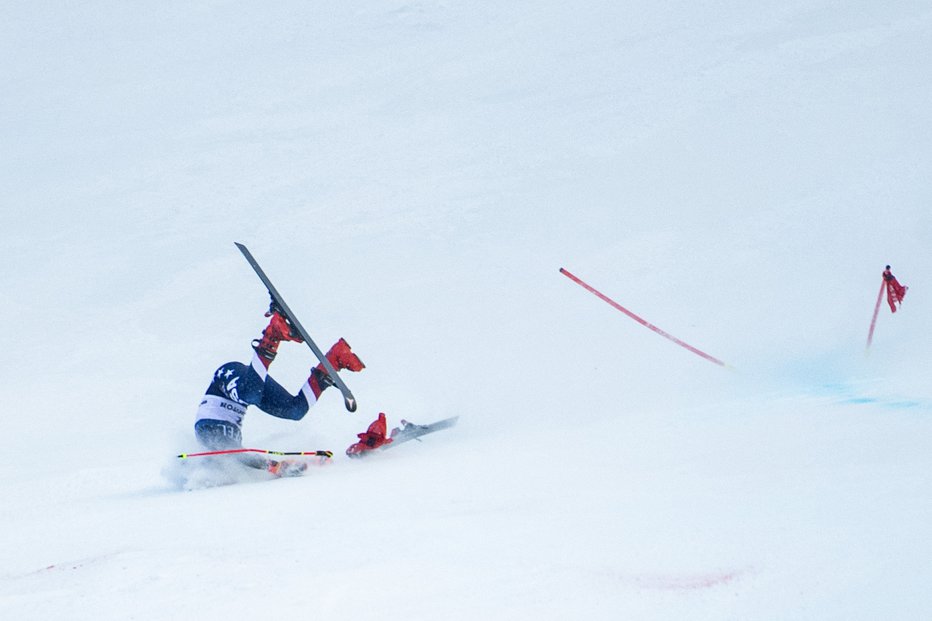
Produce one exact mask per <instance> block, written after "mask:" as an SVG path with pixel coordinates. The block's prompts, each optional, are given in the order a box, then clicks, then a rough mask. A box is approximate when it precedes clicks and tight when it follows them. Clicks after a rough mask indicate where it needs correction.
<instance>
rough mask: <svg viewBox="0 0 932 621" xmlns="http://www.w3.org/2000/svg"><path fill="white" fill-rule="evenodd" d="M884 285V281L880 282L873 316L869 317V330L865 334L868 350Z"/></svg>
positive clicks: (872, 338)
mask: <svg viewBox="0 0 932 621" xmlns="http://www.w3.org/2000/svg"><path fill="white" fill-rule="evenodd" d="M886 285H887V283H886V281H884V280H881V281H880V291H879V292H878V293H877V303H876V304H874V316H873V317H871V329H870V330H869V331H868V333H867V349H870V347H871V342H872V341H873V340H874V327H875V326H876V325H877V314H878V313H879V312H880V303H881V302H882V301H883V290H884V287H886Z"/></svg>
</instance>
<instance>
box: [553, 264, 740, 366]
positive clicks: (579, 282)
mask: <svg viewBox="0 0 932 621" xmlns="http://www.w3.org/2000/svg"><path fill="white" fill-rule="evenodd" d="M560 273H561V274H563V275H564V276H566V277H567V278H569V279H570V280H572V281H573V282H575V283H576V284H577V285H579V286H580V287H582V288H583V289H585V290H586V291H589V292H590V293H592V294H594V295H595V296H596V297H598V298H600V299H601V300H602V301H604V302H606V303H608V304H610V305H611V306H613V307H614V308H616V309H617V310H620V311H621V312H623V313H624V314H625V315H627V316H628V317H630V318H631V319H633V320H635V321H636V322H638V323H639V324H641V325H642V326H644V327H645V328H649V329H651V330H653V331H654V332H656V333H657V334H659V335H660V336H662V337H664V338H666V339H670V340H671V341H673V342H674V343H676V344H677V345H679V346H680V347H682V348H684V349H688V350H689V351H691V352H692V353H694V354H696V355H697V356H700V357H701V358H705V359H706V360H708V361H709V362H713V363H715V364H717V365H719V366H722V367H727V366H728V365H727V364H725V363H724V362H722V361H721V360H719V359H718V358H714V357H712V356H710V355H709V354H707V353H705V352H704V351H701V350H699V349H696V348H695V347H693V346H692V345H690V344H689V343H685V342H683V341H681V340H680V339H678V338H676V337H675V336H673V335H672V334H669V333H667V332H664V331H663V330H661V329H660V328H658V327H657V326H655V325H653V324H651V323H648V322H647V321H645V320H643V319H641V318H640V317H638V316H637V315H635V314H634V313H632V312H631V311H629V310H628V309H627V308H625V307H624V306H622V305H621V304H619V303H618V302H616V301H615V300H613V299H611V298H610V297H608V296H606V295H604V294H602V293H601V292H600V291H597V290H596V289H594V288H592V287H590V286H589V285H587V284H586V283H584V282H583V281H582V280H580V279H579V278H577V277H576V276H573V275H572V274H570V273H569V272H567V271H566V270H565V269H563V268H562V267H561V268H560Z"/></svg>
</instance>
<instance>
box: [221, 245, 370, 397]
mask: <svg viewBox="0 0 932 621" xmlns="http://www.w3.org/2000/svg"><path fill="white" fill-rule="evenodd" d="M233 243H234V244H236V247H237V248H239V251H240V252H242V253H243V256H244V257H246V260H247V261H248V262H249V265H251V266H252V269H253V270H255V272H256V275H257V276H258V277H259V280H261V281H262V284H263V285H265V288H266V289H267V290H268V292H269V295H270V296H272V301H273V302H274V303H275V305H276V306H277V307H278V309H279V310H280V311H281V313H282V314H283V315H284V316H285V318H286V319H288V321H290V322H291V325H292V326H294V328H295V330H297V331H298V334H300V335H301V338H302V339H304V342H305V343H307V346H308V347H310V348H311V351H312V352H314V355H315V356H317V359H318V360H320V363H321V364H322V365H324V369H326V371H327V374H328V375H329V376H330V379H331V380H333V384H334V386H336V387H337V388H338V389H339V390H340V392H341V393H343V402H344V403H345V404H346V409H347V410H349V411H350V412H355V411H356V398H355V397H354V396H353V393H352V392H351V391H350V389H349V387H348V386H347V385H346V383H345V382H344V381H343V379H342V378H341V377H340V376H339V375H337V372H336V369H334V368H333V365H332V364H330V361H329V360H327V357H326V356H325V355H324V353H323V352H322V351H321V350H320V348H319V347H318V346H317V344H316V343H315V342H314V340H313V339H312V338H311V337H310V335H309V334H308V333H307V330H305V329H304V326H302V325H301V322H299V321H298V318H297V317H295V314H294V313H293V312H291V309H290V308H288V305H287V304H285V300H284V299H282V296H281V294H280V293H279V292H278V290H277V289H275V285H273V284H272V281H271V280H269V277H268V276H266V275H265V272H264V271H263V270H262V268H261V267H259V263H258V262H257V261H256V259H255V257H253V256H252V253H251V252H249V248H247V247H246V246H244V245H243V244H241V243H239V242H233Z"/></svg>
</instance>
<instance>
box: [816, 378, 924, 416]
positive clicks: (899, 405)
mask: <svg viewBox="0 0 932 621" xmlns="http://www.w3.org/2000/svg"><path fill="white" fill-rule="evenodd" d="M820 388H822V389H823V390H822V392H826V393H830V394H835V395H839V396H843V397H846V398H844V399H842V400H841V401H840V402H841V403H850V404H852V405H880V406H883V407H887V408H891V409H897V410H905V409H910V408H921V409H929V408H930V404H929V403H928V402H926V401H922V400H918V399H885V398H882V397H868V396H864V395H860V394H857V393H856V392H855V390H854V389H853V388H852V387H851V386H847V385H844V384H823V385H822V386H820Z"/></svg>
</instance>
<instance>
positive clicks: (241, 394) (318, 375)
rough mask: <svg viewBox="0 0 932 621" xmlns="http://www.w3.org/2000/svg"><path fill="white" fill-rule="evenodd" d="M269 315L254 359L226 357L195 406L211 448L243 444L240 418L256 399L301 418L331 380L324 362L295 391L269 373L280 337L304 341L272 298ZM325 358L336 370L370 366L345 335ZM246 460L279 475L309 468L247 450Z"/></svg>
mask: <svg viewBox="0 0 932 621" xmlns="http://www.w3.org/2000/svg"><path fill="white" fill-rule="evenodd" d="M265 316H266V317H269V325H268V327H267V328H265V330H263V331H262V338H261V339H258V340H254V341H253V342H252V348H253V350H254V353H253V357H252V362H251V363H250V364H249V365H246V364H243V363H242V362H227V363H226V364H224V365H222V366H220V367H219V368H218V369H217V370H216V371H215V372H214V377H213V380H211V382H210V385H209V386H208V387H207V392H206V394H205V395H204V398H203V399H202V400H201V404H200V406H199V407H198V409H197V420H196V422H195V423H194V435H195V437H196V438H197V440H198V442H200V443H201V444H202V445H203V446H205V447H207V448H208V449H210V450H216V451H220V450H226V449H236V448H242V422H243V416H244V415H245V414H246V408H247V407H248V406H250V405H254V406H256V407H258V408H259V409H260V410H262V411H263V412H266V413H267V414H270V415H272V416H277V417H278V418H286V419H290V420H301V419H302V418H304V415H305V414H306V413H307V411H308V408H310V406H312V405H314V404H315V403H316V402H317V399H318V398H320V395H321V393H322V392H323V391H324V390H326V389H327V388H328V387H329V386H332V385H333V380H331V379H330V376H329V375H328V374H327V371H326V370H325V369H324V366H323V364H322V363H321V364H318V365H317V366H316V367H314V368H313V369H311V373H310V376H309V377H308V379H307V381H306V382H305V383H304V385H302V386H301V389H300V390H299V391H298V394H296V395H292V394H291V393H289V392H288V391H287V390H285V389H284V388H282V386H281V385H280V384H279V383H278V382H276V381H275V380H274V379H272V378H271V377H270V376H269V374H268V369H269V365H271V364H272V361H273V360H275V356H276V355H277V353H278V345H279V343H281V342H282V341H293V342H295V343H303V342H304V341H303V339H302V338H301V337H300V336H299V335H298V334H297V332H296V331H295V330H294V328H293V326H292V325H291V324H290V322H289V321H288V320H287V319H286V318H285V316H284V315H283V314H281V312H280V311H279V309H278V308H276V306H275V304H274V303H273V304H272V306H271V307H270V308H269V312H267V313H266V314H265ZM327 360H328V361H329V362H330V364H331V365H333V368H334V369H336V370H337V371H341V370H343V369H346V370H349V371H353V372H358V371H362V370H363V369H364V368H366V365H364V364H363V363H362V361H361V360H360V359H359V357H358V356H356V354H354V353H353V352H352V350H351V349H350V346H349V344H348V343H347V342H346V341H345V340H344V339H342V338H341V339H340V340H339V341H337V342H336V343H335V344H334V345H333V347H331V348H330V351H328V352H327ZM242 461H243V463H245V464H246V465H248V466H250V467H253V468H259V469H266V470H268V471H269V472H271V473H272V474H274V475H276V476H295V475H298V474H301V473H302V472H303V471H304V470H306V469H307V464H304V463H301V462H297V461H294V460H282V461H276V460H274V459H265V458H261V457H257V456H255V455H252V456H244V457H243V458H242Z"/></svg>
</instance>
